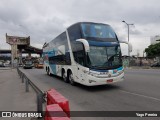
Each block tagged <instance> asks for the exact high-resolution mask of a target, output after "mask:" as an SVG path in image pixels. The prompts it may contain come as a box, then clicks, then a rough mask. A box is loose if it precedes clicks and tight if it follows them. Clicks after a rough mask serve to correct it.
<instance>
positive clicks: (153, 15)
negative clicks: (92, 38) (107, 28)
mask: <svg viewBox="0 0 160 120" xmlns="http://www.w3.org/2000/svg"><path fill="white" fill-rule="evenodd" d="M159 4H160V1H159V0H147V1H146V0H134V1H130V0H123V1H122V0H27V1H22V0H9V1H5V0H0V26H1V29H0V44H1V46H2V45H3V46H2V47H1V48H6V46H7V47H8V45H7V44H5V33H8V34H9V35H16V36H17V35H19V36H30V37H31V44H32V45H33V46H34V45H35V46H36V47H39V48H41V45H43V44H44V42H49V41H51V40H52V39H53V38H54V37H56V36H57V35H58V34H60V33H61V32H63V31H64V30H65V29H66V28H67V27H68V26H70V25H71V24H74V23H76V22H79V21H92V22H100V23H106V24H110V25H111V26H112V27H113V29H114V30H115V32H116V33H117V35H118V37H119V39H122V40H127V35H128V34H127V26H126V25H125V24H124V23H122V22H121V21H122V20H125V21H126V22H127V23H134V25H135V26H130V42H132V44H133V48H134V50H133V52H132V54H136V52H137V49H139V50H140V51H143V49H144V48H145V47H147V46H148V45H149V44H150V36H153V35H157V34H160V33H159V27H160V17H159V16H160V15H159V11H160V7H159ZM139 44H141V46H140V45H139ZM122 47H123V48H122V49H123V54H126V53H127V46H126V45H122Z"/></svg>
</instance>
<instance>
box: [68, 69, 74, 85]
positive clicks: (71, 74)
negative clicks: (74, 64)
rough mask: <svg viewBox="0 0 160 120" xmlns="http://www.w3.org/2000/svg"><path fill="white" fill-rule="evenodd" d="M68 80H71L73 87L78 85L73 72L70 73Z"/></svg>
mask: <svg viewBox="0 0 160 120" xmlns="http://www.w3.org/2000/svg"><path fill="white" fill-rule="evenodd" d="M68 80H69V82H70V84H71V85H73V86H74V85H76V83H75V81H74V78H73V73H72V71H69V73H68Z"/></svg>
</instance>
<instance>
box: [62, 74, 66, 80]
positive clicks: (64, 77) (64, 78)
mask: <svg viewBox="0 0 160 120" xmlns="http://www.w3.org/2000/svg"><path fill="white" fill-rule="evenodd" d="M62 77H63V80H64V81H66V76H65V72H63V75H62Z"/></svg>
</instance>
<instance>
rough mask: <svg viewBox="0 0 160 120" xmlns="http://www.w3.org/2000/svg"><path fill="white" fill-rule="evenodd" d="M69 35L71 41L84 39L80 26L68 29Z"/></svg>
mask: <svg viewBox="0 0 160 120" xmlns="http://www.w3.org/2000/svg"><path fill="white" fill-rule="evenodd" d="M68 34H69V38H70V40H71V41H75V40H77V39H80V38H82V36H81V30H80V26H79V24H76V25H73V26H71V27H70V28H68Z"/></svg>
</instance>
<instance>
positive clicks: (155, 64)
mask: <svg viewBox="0 0 160 120" xmlns="http://www.w3.org/2000/svg"><path fill="white" fill-rule="evenodd" d="M151 67H160V63H158V62H157V63H154V64H152V65H151Z"/></svg>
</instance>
